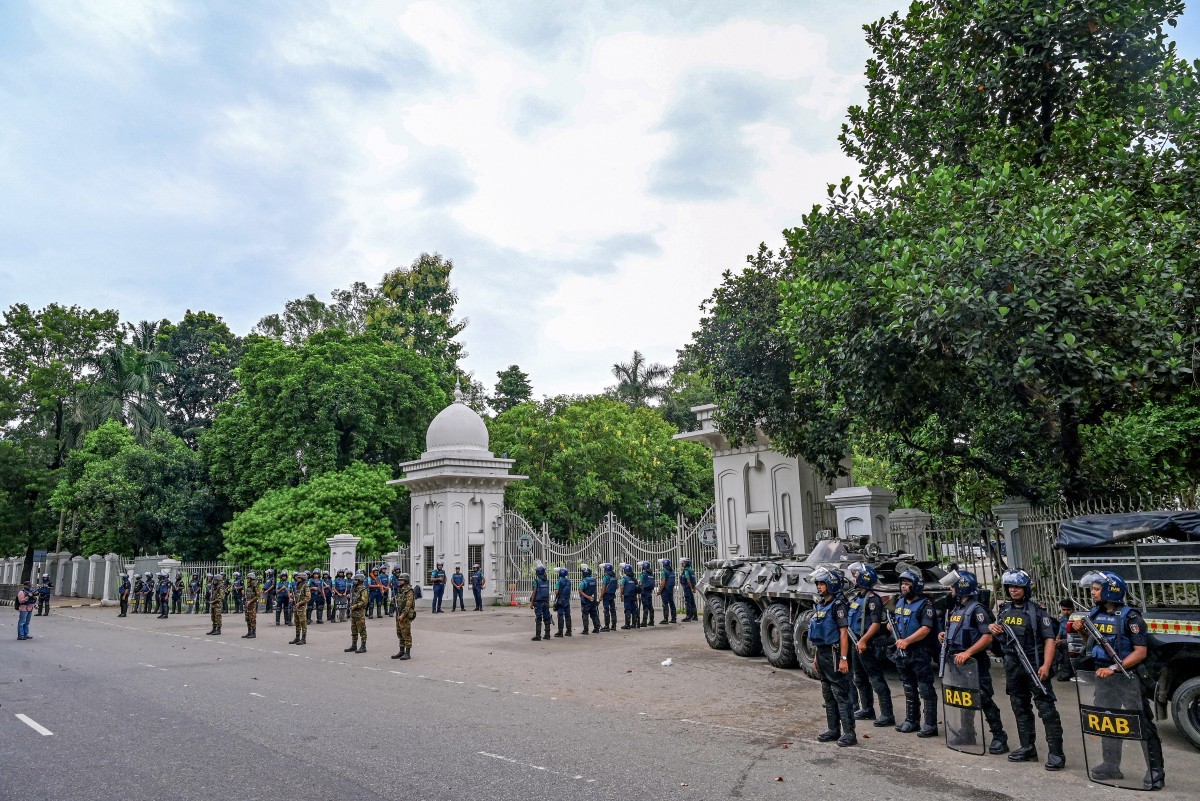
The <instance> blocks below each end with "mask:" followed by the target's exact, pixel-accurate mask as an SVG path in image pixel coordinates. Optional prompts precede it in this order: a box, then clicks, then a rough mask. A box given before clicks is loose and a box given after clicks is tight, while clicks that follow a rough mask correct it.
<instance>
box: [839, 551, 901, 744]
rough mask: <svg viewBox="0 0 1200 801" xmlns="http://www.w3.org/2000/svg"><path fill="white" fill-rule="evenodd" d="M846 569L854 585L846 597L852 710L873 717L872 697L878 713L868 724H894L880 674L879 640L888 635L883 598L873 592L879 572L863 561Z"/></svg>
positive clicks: (882, 659)
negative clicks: (854, 691) (855, 706)
mask: <svg viewBox="0 0 1200 801" xmlns="http://www.w3.org/2000/svg"><path fill="white" fill-rule="evenodd" d="M849 573H850V578H851V580H853V582H854V589H855V592H854V594H853V595H851V596H850V599H849V607H850V622H849V630H850V632H852V633H853V634H854V637H852V638H851V639H852V641H853V642H852V644H851V647H850V667H851V670H852V671H853V675H854V686H855V689H857V690H858V709H856V710H855V711H854V719H855V720H870V719H871V718H874V717H875V701H876V700H878V701H879V717H878V718H876V719H875V722H874V723H873V724H872V725H874V726H875V727H877V728H883V727H884V726H895V725H896V716H895V712H894V711H893V709H892V691H891V689H890V688H889V687H888V684H887V679H886V678H885V677H884V674H883V669H884V663H885V660H886V657H885V656H884V653H883V644H884V641H885V640H887V639H888V637H887V628H886V626H885V624H884V620H883V609H884V606H883V599H882V598H880V597H879V594H878V593H876V592H875V585H876V584H877V583H879V574H878V573H876V572H875V568H874V567H872V566H871V565H868V564H865V563H863V562H855V563H854V564H852V565H850V568H849Z"/></svg>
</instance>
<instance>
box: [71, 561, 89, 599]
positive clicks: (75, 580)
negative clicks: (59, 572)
mask: <svg viewBox="0 0 1200 801" xmlns="http://www.w3.org/2000/svg"><path fill="white" fill-rule="evenodd" d="M85 565H87V559H84V558H83V557H82V556H73V557H71V578H70V584H71V597H72V598H78V597H79V596H80V594H81V593H82V592H83V587H84V584H83V571H84V570H86V569H87V568H86V567H85Z"/></svg>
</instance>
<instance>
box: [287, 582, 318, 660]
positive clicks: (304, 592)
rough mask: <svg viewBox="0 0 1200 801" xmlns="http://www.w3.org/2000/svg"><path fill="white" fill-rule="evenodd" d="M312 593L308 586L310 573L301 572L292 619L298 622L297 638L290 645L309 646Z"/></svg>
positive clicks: (297, 583) (290, 641) (293, 595)
mask: <svg viewBox="0 0 1200 801" xmlns="http://www.w3.org/2000/svg"><path fill="white" fill-rule="evenodd" d="M311 594H312V591H311V589H310V588H309V585H308V573H306V572H304V571H303V570H300V571H298V572H297V573H296V591H295V592H294V593H292V605H293V607H294V609H293V611H292V619H293V620H295V621H296V638H295V639H294V640H289V641H288V645H308V614H307V611H306V610H307V609H308V601H309V598H310V597H311Z"/></svg>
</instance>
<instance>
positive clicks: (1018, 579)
mask: <svg viewBox="0 0 1200 801" xmlns="http://www.w3.org/2000/svg"><path fill="white" fill-rule="evenodd" d="M1000 585H1001V586H1002V587H1020V588H1021V589H1023V590H1025V598H1026V599H1027V600H1028V599H1029V597H1030V596H1031V595H1033V579H1032V578H1030V576H1029V574H1028V573H1026V572H1025V571H1024V570H1005V571H1004V575H1003V576H1001V577H1000Z"/></svg>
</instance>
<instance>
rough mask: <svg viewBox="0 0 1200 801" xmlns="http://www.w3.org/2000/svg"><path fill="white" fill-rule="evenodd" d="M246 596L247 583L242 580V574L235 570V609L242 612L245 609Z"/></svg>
mask: <svg viewBox="0 0 1200 801" xmlns="http://www.w3.org/2000/svg"><path fill="white" fill-rule="evenodd" d="M245 598H246V583H245V582H244V581H243V580H242V574H241V573H239V572H238V571H236V570H235V571H233V611H234V612H241V611H244V610H245Z"/></svg>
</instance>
